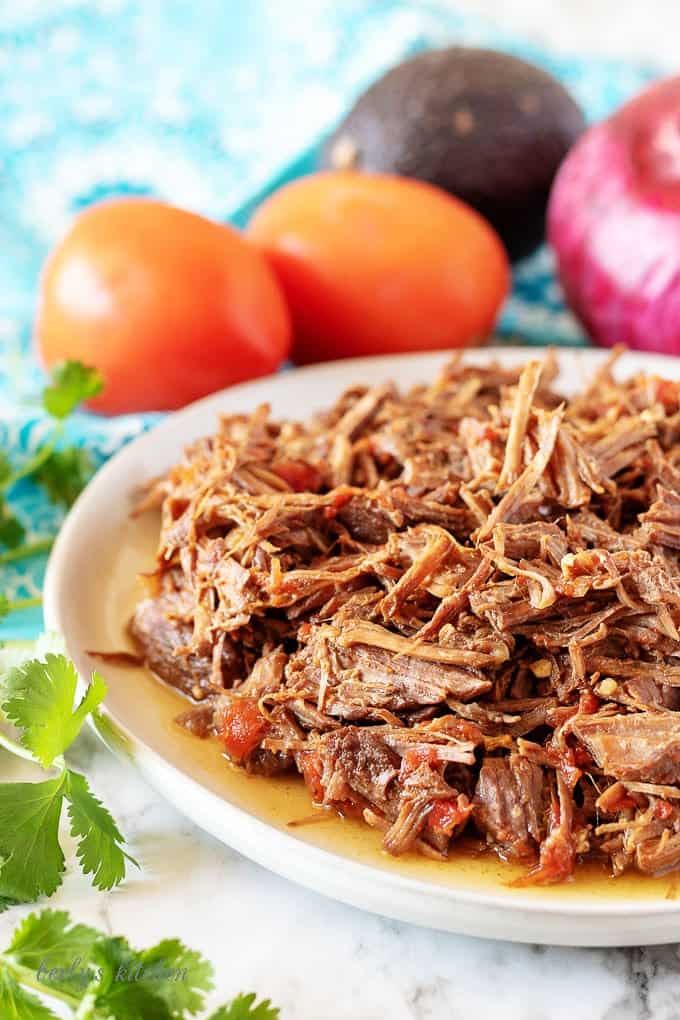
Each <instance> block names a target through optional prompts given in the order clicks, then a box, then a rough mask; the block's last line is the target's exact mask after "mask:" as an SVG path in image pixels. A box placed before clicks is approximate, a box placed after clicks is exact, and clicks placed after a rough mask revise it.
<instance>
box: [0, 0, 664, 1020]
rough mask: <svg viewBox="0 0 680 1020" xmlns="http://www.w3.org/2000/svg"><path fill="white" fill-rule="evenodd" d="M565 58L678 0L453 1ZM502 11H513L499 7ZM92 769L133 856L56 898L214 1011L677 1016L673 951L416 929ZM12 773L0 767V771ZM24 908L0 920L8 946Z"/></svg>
mask: <svg viewBox="0 0 680 1020" xmlns="http://www.w3.org/2000/svg"><path fill="white" fill-rule="evenodd" d="M461 6H464V7H466V8H470V9H475V10H477V11H480V12H482V13H485V14H489V15H491V16H493V17H495V18H497V19H498V20H499V21H503V22H505V23H507V25H508V26H509V27H514V28H516V29H517V30H518V31H523V32H525V33H526V34H527V35H528V36H529V37H531V38H533V39H535V40H537V41H540V42H543V43H547V44H551V45H554V46H556V47H558V48H562V49H570V50H579V49H582V50H588V51H590V52H594V51H599V52H610V53H612V54H616V55H620V56H628V57H639V58H641V59H663V60H665V61H666V62H668V63H672V62H673V61H675V62H676V63H677V60H678V53H679V52H680V50H678V45H679V44H678V40H679V39H680V5H679V4H678V0H667V2H666V0H647V2H646V3H645V4H637V3H628V4H626V3H623V4H622V3H621V0H569V2H556V0H550V2H546V0H516V2H514V0H513V2H511V0H504V2H503V3H499V2H497V0H462V2H461ZM508 7H511V10H508ZM73 761H74V764H75V765H76V766H77V767H80V768H82V769H84V770H86V771H87V772H88V775H89V776H90V778H91V782H92V785H93V787H94V788H95V790H96V791H97V792H98V793H99V794H100V796H101V797H102V798H103V799H104V801H105V802H106V803H107V804H108V805H109V806H110V807H111V809H112V811H113V813H114V814H115V816H116V818H117V820H118V821H119V823H120V826H121V828H122V829H123V831H124V832H125V834H126V836H127V837H128V838H129V840H130V842H131V844H132V851H133V853H134V854H135V855H136V856H137V857H138V858H139V859H140V860H141V861H142V863H143V870H142V872H140V873H133V874H132V875H131V877H130V879H129V880H128V881H127V883H126V884H125V885H124V886H123V887H122V888H121V889H118V890H116V891H114V892H112V893H110V894H103V893H96V892H95V891H93V890H92V889H91V888H90V886H89V885H88V883H87V882H85V881H84V880H83V879H81V878H80V877H79V876H78V874H77V873H76V872H75V871H74V870H71V871H70V873H69V876H68V878H67V880H66V882H65V884H64V886H63V888H62V889H61V890H60V891H59V893H58V894H57V895H56V896H55V897H54V898H53V900H52V901H51V905H53V906H55V907H60V908H65V909H68V910H70V911H71V912H72V914H73V915H74V917H75V918H77V919H78V920H80V921H83V922H90V923H92V924H95V925H98V926H101V927H103V928H105V929H107V930H108V931H110V932H112V933H116V934H125V935H126V936H127V937H128V938H129V939H130V940H131V941H133V942H134V943H136V944H138V945H140V946H142V945H145V944H150V943H151V942H153V941H156V940H158V939H160V938H162V937H165V936H168V935H178V936H180V937H181V938H183V939H184V941H185V942H187V943H188V944H189V945H191V946H193V947H195V948H197V949H200V950H202V951H203V952H204V953H205V954H206V956H208V957H209V958H210V959H211V960H212V961H213V962H214V964H215V966H216V969H217V986H218V987H217V988H216V991H215V993H214V995H213V996H211V1000H210V1004H211V1005H212V1004H217V1003H218V1002H222V1001H224V1000H225V999H226V998H228V997H230V996H232V995H233V994H235V993H236V992H238V991H241V990H251V989H252V990H257V992H258V993H259V994H260V995H263V996H269V997H271V999H272V1000H273V1001H274V1002H275V1003H276V1004H277V1005H278V1006H280V1007H281V1015H282V1018H283V1020H342V1018H350V1017H351V1018H352V1020H382V1018H384V1017H389V1018H390V1020H440V1018H442V1020H444V1018H446V1020H449V1018H451V1020H454V1018H458V1017H460V1018H463V1017H465V1018H466V1020H467V1018H469V1017H475V1018H477V1020H485V1018H487V1017H491V1016H494V1017H496V1016H498V1015H499V1014H500V1015H502V1016H503V1018H504V1020H561V1018H564V1020H676V1018H677V1017H680V949H679V948H678V946H677V945H674V946H667V947H657V948H651V949H626V950H576V949H562V948H549V947H547V948H546V947H536V946H518V945H510V944H505V943H502V942H492V941H485V940H475V939H469V938H463V937H456V936H452V935H444V934H440V933H436V932H430V931H425V930H422V929H417V928H413V927H409V926H408V925H403V924H398V923H396V922H394V921H388V920H384V919H381V918H378V917H373V916H370V915H368V914H364V913H361V912H360V911H358V910H354V909H352V908H349V907H345V906H342V905H340V904H336V903H332V902H330V901H327V900H324V899H323V898H321V897H320V896H317V895H315V894H313V893H309V892H307V891H305V890H304V889H301V888H299V887H297V886H294V885H292V884H290V883H288V882H286V881H284V880H282V879H279V878H276V877H274V876H273V875H270V874H268V873H267V872H265V871H263V870H262V869H261V868H259V867H257V866H256V865H254V864H251V863H250V862H248V861H246V860H244V859H243V858H241V857H239V856H238V855H237V854H235V853H233V852H231V851H230V850H228V849H227V848H225V847H223V846H221V845H220V844H218V843H217V842H216V841H215V840H214V839H212V838H211V837H209V836H207V835H204V834H203V833H201V832H200V831H199V830H197V829H196V828H195V827H194V826H193V825H192V824H191V823H189V822H187V821H186V820H185V819H184V818H183V817H182V816H181V815H180V814H178V813H177V812H176V811H175V810H173V809H172V808H171V807H170V806H169V805H167V804H166V803H165V802H164V801H163V800H162V799H161V798H160V797H159V796H157V795H156V794H155V793H154V792H153V791H152V790H151V789H149V788H148V787H147V786H146V785H145V784H144V783H143V782H142V781H141V780H140V779H139V778H138V777H137V776H136V775H135V774H134V773H133V772H132V770H131V768H130V767H128V766H124V765H122V764H120V763H118V762H117V761H115V760H114V759H113V758H112V757H111V756H110V755H109V754H108V752H107V751H106V750H104V749H103V748H102V747H101V746H99V744H98V743H97V742H96V740H95V738H94V737H93V736H91V735H89V734H86V735H84V736H83V737H81V739H80V740H79V742H78V745H77V749H76V753H75V755H74V758H73ZM14 768H15V766H14V764H13V762H12V761H11V760H10V759H9V758H7V757H6V756H3V757H0V773H1V774H2V775H3V777H4V776H7V775H8V774H11V772H12V771H13V770H14ZM26 912H27V910H23V909H20V908H16V909H15V910H13V911H10V912H8V913H6V914H4V915H0V945H4V944H5V943H6V942H7V940H8V938H9V935H10V933H11V931H12V930H13V928H14V927H15V925H16V924H17V922H18V920H19V919H20V917H21V916H22V915H23V914H24V913H26Z"/></svg>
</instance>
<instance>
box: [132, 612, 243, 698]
mask: <svg viewBox="0 0 680 1020" xmlns="http://www.w3.org/2000/svg"><path fill="white" fill-rule="evenodd" d="M172 605H173V603H172V601H171V600H170V599H168V598H166V597H163V596H159V597H158V598H150V599H144V601H143V602H140V603H139V605H138V606H137V608H136V609H135V613H134V616H133V617H132V620H131V621H130V634H131V635H132V638H133V640H134V641H135V643H136V645H137V647H138V648H139V649H140V651H141V652H142V654H143V656H144V659H145V661H146V663H147V665H148V667H149V669H151V670H152V671H153V672H154V673H156V675H157V676H159V677H160V678H161V679H162V680H165V682H166V683H168V684H170V685H171V686H172V687H177V688H178V690H180V691H181V692H182V693H183V694H186V695H188V696H189V697H190V698H194V699H195V700H196V701H201V700H202V699H203V698H205V697H206V696H207V695H209V694H214V693H215V692H216V690H219V689H220V687H222V688H226V687H230V686H231V684H232V683H233V681H234V679H235V678H236V677H238V675H239V673H240V672H241V671H242V669H243V660H242V656H241V654H240V652H239V651H238V649H237V648H236V646H235V644H234V643H233V642H232V641H230V640H225V641H224V644H223V647H222V655H221V658H220V662H219V664H218V668H219V673H218V677H219V681H218V682H217V683H216V681H215V679H214V670H213V664H212V659H211V658H209V657H208V656H206V655H199V654H198V653H196V652H187V651H185V649H187V648H188V647H190V645H191V628H190V627H189V626H187V625H186V624H182V623H179V622H177V621H176V620H173V619H169V618H168V615H167V614H168V610H169V609H171V608H172Z"/></svg>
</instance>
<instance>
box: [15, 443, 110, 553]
mask: <svg viewBox="0 0 680 1020" xmlns="http://www.w3.org/2000/svg"><path fill="white" fill-rule="evenodd" d="M93 471H94V464H93V462H92V457H91V456H90V454H89V453H88V451H87V450H84V449H83V448H82V447H79V446H67V447H66V448H65V449H63V450H53V451H52V453H51V454H50V455H49V457H48V458H47V460H45V461H43V463H42V464H41V465H40V467H39V468H38V469H37V470H36V472H35V473H34V475H33V480H34V481H35V482H37V483H38V485H41V486H42V487H43V489H44V490H45V492H46V493H47V495H48V497H49V498H50V500H51V501H52V502H53V503H56V504H57V505H61V506H64V507H70V506H71V504H72V503H75V501H76V499H77V497H78V496H79V495H80V493H81V492H82V491H83V489H84V488H85V486H86V485H87V483H88V482H89V480H90V478H91V477H92V473H93ZM0 537H1V536H0Z"/></svg>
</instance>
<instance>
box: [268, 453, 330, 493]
mask: <svg viewBox="0 0 680 1020" xmlns="http://www.w3.org/2000/svg"><path fill="white" fill-rule="evenodd" d="M272 471H273V472H274V474H276V475H278V476H279V478H283V480H284V482H287V483H288V485H290V487H291V489H293V490H294V491H295V492H316V491H317V489H318V488H319V487H320V485H321V475H320V474H319V472H318V471H317V470H316V468H315V467H314V466H313V465H312V464H308V463H307V462H306V461H304V460H280V461H279V462H278V463H277V464H273V465H272Z"/></svg>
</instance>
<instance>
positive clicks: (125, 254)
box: [36, 199, 291, 414]
mask: <svg viewBox="0 0 680 1020" xmlns="http://www.w3.org/2000/svg"><path fill="white" fill-rule="evenodd" d="M290 332H291V326H290V317H289V314H288V310H287V308H286V304H285V299H284V298H283V296H282V294H281V291H280V288H279V286H278V284H277V282H276V280H275V279H274V277H273V275H272V273H271V270H270V269H269V267H268V266H267V264H266V262H265V260H264V259H263V258H262V256H261V254H260V252H259V251H257V249H256V248H255V247H254V246H253V245H252V244H250V242H249V241H248V240H247V239H245V238H243V237H242V236H241V235H240V234H238V233H237V232H236V231H235V230H232V229H231V227H226V226H222V225H220V224H218V223H213V222H212V221H210V220H207V219H204V218H203V217H201V216H196V215H194V214H193V213H189V212H185V211H183V210H181V209H176V208H174V207H173V206H169V205H166V204H164V203H162V202H156V201H151V200H147V199H119V200H114V201H110V202H103V203H102V204H100V205H96V206H92V207H91V208H89V209H87V210H86V211H85V212H84V213H82V214H81V215H80V216H79V217H78V219H77V220H76V221H75V223H74V224H73V226H72V227H71V229H70V230H69V232H68V234H67V235H66V236H65V237H64V239H63V240H62V241H61V243H60V244H59V245H58V246H57V247H56V248H55V250H54V251H53V252H52V254H51V255H50V257H49V259H48V260H47V264H46V266H45V269H44V271H43V277H42V286H41V294H40V304H39V309H38V317H37V323H36V340H37V344H38V349H39V353H40V356H41V358H42V360H43V362H44V363H45V365H47V366H49V365H52V364H53V363H54V362H58V361H63V360H64V359H66V358H73V359H76V360H79V361H83V362H85V363H86V364H88V365H93V366H94V367H96V368H98V369H99V371H100V372H101V374H102V376H103V377H104V381H105V387H104V390H103V392H102V394H101V395H100V396H98V397H96V398H95V399H94V400H92V401H90V403H89V406H90V407H91V408H92V409H93V410H96V411H100V412H102V413H104V414H119V413H121V412H125V411H147V410H170V409H173V408H177V407H181V406H182V405H184V404H187V403H189V401H191V400H195V399H196V398H197V397H201V396H204V395H205V394H206V393H211V392H213V391H214V390H218V389H220V388H221V387H223V386H228V385H230V384H231V383H237V382H241V381H242V380H244V379H251V378H254V377H256V376H260V375H266V374H267V373H268V372H272V371H274V370H275V369H276V368H277V367H278V366H279V365H280V364H281V362H282V361H283V360H284V359H285V358H286V356H287V354H288V350H289V346H290Z"/></svg>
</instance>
